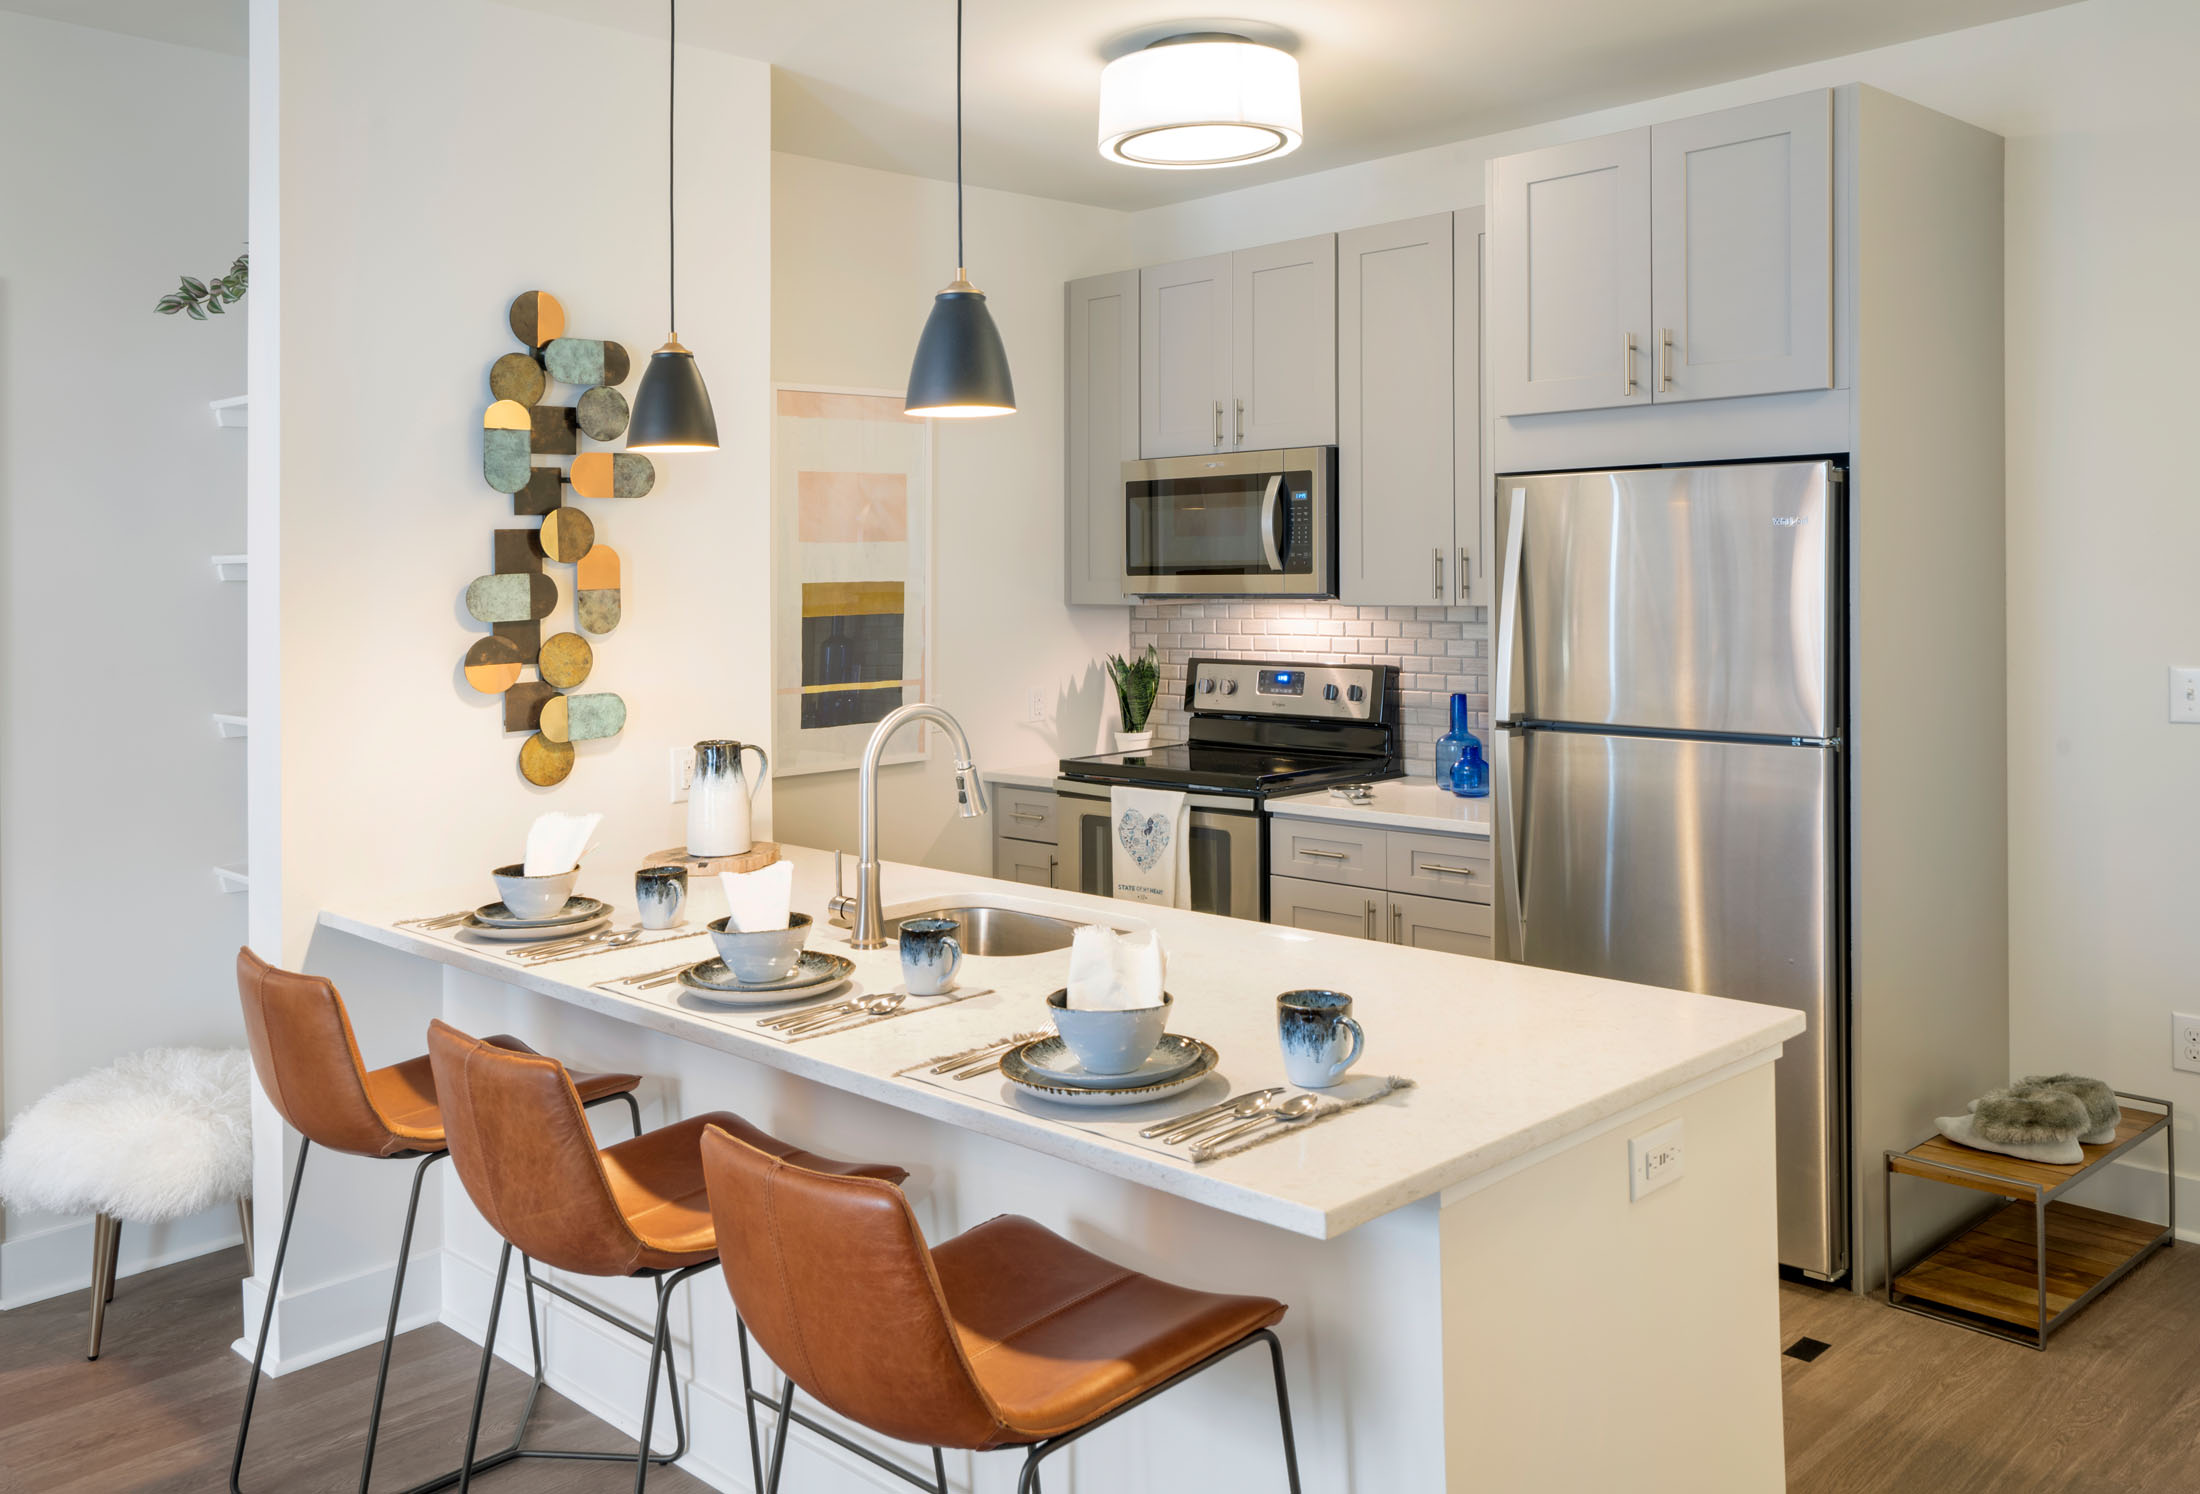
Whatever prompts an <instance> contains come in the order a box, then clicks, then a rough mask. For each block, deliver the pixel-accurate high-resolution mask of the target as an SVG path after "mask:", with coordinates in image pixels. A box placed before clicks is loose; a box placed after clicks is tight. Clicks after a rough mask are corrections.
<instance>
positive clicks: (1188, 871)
mask: <svg viewBox="0 0 2200 1494" xmlns="http://www.w3.org/2000/svg"><path fill="white" fill-rule="evenodd" d="M1108 813H1109V816H1110V819H1111V822H1112V824H1113V825H1114V830H1115V844H1114V852H1115V857H1114V859H1115V886H1114V887H1113V888H1112V889H1111V891H1112V892H1113V894H1114V895H1115V896H1116V897H1119V898H1123V899H1125V900H1127V901H1130V902H1134V903H1159V904H1160V905H1161V906H1162V907H1164V908H1175V907H1180V906H1182V907H1188V906H1190V904H1191V894H1192V887H1191V882H1192V861H1191V844H1190V842H1191V835H1190V831H1191V821H1192V811H1191V802H1190V800H1188V799H1187V798H1186V797H1185V796H1184V795H1183V794H1182V793H1179V792H1177V791H1175V790H1172V789H1151V788H1131V787H1127V786H1125V785H1121V784H1118V785H1116V786H1115V787H1114V788H1111V789H1109V790H1108Z"/></svg>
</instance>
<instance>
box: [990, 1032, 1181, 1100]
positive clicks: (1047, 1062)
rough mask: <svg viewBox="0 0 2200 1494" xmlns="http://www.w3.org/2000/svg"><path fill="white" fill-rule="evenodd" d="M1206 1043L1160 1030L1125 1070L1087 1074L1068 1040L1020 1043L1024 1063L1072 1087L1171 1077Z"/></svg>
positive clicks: (1124, 1085)
mask: <svg viewBox="0 0 2200 1494" xmlns="http://www.w3.org/2000/svg"><path fill="white" fill-rule="evenodd" d="M1206 1046H1207V1045H1206V1044H1204V1043H1202V1042H1201V1041H1200V1040H1199V1039H1198V1038H1188V1037H1185V1036H1184V1035H1183V1034H1182V1033H1176V1032H1170V1033H1164V1034H1162V1037H1161V1042H1160V1044H1159V1045H1158V1046H1157V1047H1155V1049H1154V1050H1153V1053H1152V1054H1151V1055H1150V1056H1149V1057H1148V1058H1147V1059H1146V1061H1145V1062H1144V1063H1142V1064H1140V1065H1139V1066H1138V1067H1137V1068H1135V1069H1133V1070H1131V1071H1130V1072H1129V1073H1128V1074H1088V1073H1087V1072H1085V1066H1084V1065H1083V1064H1081V1063H1079V1062H1078V1061H1077V1055H1076V1054H1075V1053H1072V1052H1071V1051H1070V1047H1069V1044H1068V1043H1066V1042H1064V1041H1062V1039H1061V1038H1059V1037H1048V1038H1040V1039H1039V1040H1038V1041H1037V1042H1034V1043H1027V1044H1025V1045H1024V1050H1023V1060H1024V1067H1026V1068H1028V1069H1030V1070H1031V1071H1032V1072H1033V1073H1034V1074H1036V1075H1037V1076H1038V1077H1039V1078H1040V1079H1041V1080H1043V1081H1045V1082H1046V1083H1048V1084H1062V1085H1067V1086H1068V1087H1070V1088H1072V1089H1137V1088H1140V1087H1141V1086H1144V1085H1148V1084H1161V1083H1164V1082H1166V1081H1167V1080H1170V1079H1174V1078H1175V1077H1176V1076H1177V1075H1179V1074H1181V1073H1183V1072H1184V1071H1185V1070H1186V1069H1188V1068H1190V1067H1191V1066H1192V1065H1193V1064H1195V1063H1198V1062H1199V1060H1200V1057H1201V1055H1202V1053H1203V1052H1204V1051H1205V1049H1206Z"/></svg>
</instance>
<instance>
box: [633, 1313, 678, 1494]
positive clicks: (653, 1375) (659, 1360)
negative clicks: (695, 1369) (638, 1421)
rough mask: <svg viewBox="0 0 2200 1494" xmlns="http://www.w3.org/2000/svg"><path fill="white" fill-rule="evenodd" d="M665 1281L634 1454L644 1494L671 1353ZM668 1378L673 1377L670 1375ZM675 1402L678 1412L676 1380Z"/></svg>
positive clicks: (637, 1484) (638, 1489)
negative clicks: (660, 1385)
mask: <svg viewBox="0 0 2200 1494" xmlns="http://www.w3.org/2000/svg"><path fill="white" fill-rule="evenodd" d="M665 1282H666V1278H664V1277H662V1276H660V1277H658V1278H657V1321H656V1330H655V1332H653V1333H651V1335H650V1338H649V1380H648V1388H647V1389H645V1390H644V1391H643V1392H642V1435H641V1438H640V1439H639V1440H640V1443H641V1446H640V1450H639V1451H638V1452H637V1453H636V1454H635V1456H634V1494H642V1491H643V1488H644V1486H645V1485H647V1484H648V1482H649V1434H650V1430H651V1428H652V1426H653V1425H654V1424H655V1422H656V1420H657V1372H658V1371H659V1370H661V1369H664V1368H665V1362H666V1360H668V1359H669V1358H670V1357H671V1354H672V1345H671V1344H670V1343H669V1342H668V1341H667V1339H668V1337H669V1335H668V1334H667V1332H666V1325H665V1312H666V1309H667V1307H668V1306H669V1305H670V1303H671V1300H672V1294H671V1292H670V1291H669V1290H667V1288H666V1285H665ZM666 1378H668V1379H670V1378H672V1377H671V1376H670V1375H667V1377H666ZM672 1406H673V1411H674V1412H675V1414H677V1412H678V1411H679V1407H680V1387H679V1385H678V1383H677V1382H675V1383H674V1384H673V1386H672ZM679 1440H680V1441H682V1442H685V1441H686V1440H687V1439H686V1437H685V1436H682V1437H681V1438H680V1439H679Z"/></svg>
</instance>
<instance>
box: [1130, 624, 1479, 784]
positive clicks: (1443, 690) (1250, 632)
mask: <svg viewBox="0 0 2200 1494" xmlns="http://www.w3.org/2000/svg"><path fill="white" fill-rule="evenodd" d="M1489 631H1490V627H1489V609H1488V608H1487V607H1358V606H1353V605H1351V604H1349V603H1344V602H1225V601H1211V602H1141V603H1139V604H1138V605H1136V606H1134V607H1133V608H1132V609H1131V652H1132V653H1133V654H1141V653H1144V652H1145V650H1146V645H1147V644H1149V643H1150V644H1152V645H1153V646H1154V647H1155V648H1156V649H1157V650H1159V651H1160V654H1161V695H1160V699H1159V701H1158V702H1157V703H1156V704H1155V706H1154V713H1153V720H1152V722H1151V723H1150V724H1151V725H1152V727H1153V729H1154V730H1155V731H1156V732H1158V733H1159V734H1160V738H1161V740H1163V741H1168V740H1170V739H1172V738H1174V739H1178V740H1181V739H1182V738H1183V736H1184V733H1185V730H1186V727H1187V722H1186V719H1185V711H1184V667H1185V662H1186V661H1187V660H1189V659H1192V658H1196V657H1213V658H1223V659H1245V658H1275V659H1290V660H1305V661H1306V662H1308V663H1323V662H1335V663H1340V664H1395V665H1396V666H1397V667H1398V694H1399V704H1400V706H1401V707H1402V709H1403V711H1404V733H1403V735H1404V738H1405V747H1406V767H1407V769H1408V771H1410V772H1413V773H1416V774H1428V773H1433V772H1434V771H1435V770H1436V739H1437V738H1438V737H1440V736H1442V735H1443V734H1444V732H1445V730H1446V729H1447V728H1448V727H1449V726H1450V724H1451V697H1452V694H1453V692H1454V691H1464V692H1465V693H1466V695H1467V703H1468V709H1469V714H1470V715H1471V717H1472V719H1473V723H1474V732H1475V735H1477V736H1479V737H1481V738H1482V740H1483V742H1484V744H1485V745H1487V743H1488V741H1489V719H1490V718H1489V710H1490V644H1489Z"/></svg>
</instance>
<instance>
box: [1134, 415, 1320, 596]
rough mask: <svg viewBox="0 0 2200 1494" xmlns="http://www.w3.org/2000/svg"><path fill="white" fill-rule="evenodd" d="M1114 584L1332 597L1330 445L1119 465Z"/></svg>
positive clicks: (1157, 592) (1155, 591)
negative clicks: (1119, 534)
mask: <svg viewBox="0 0 2200 1494" xmlns="http://www.w3.org/2000/svg"><path fill="white" fill-rule="evenodd" d="M1123 590H1124V591H1125V592H1126V593H1128V594H1130V595H1132V596H1177V597H1182V596H1195V597H1198V596H1207V597H1228V596H1247V597H1333V596H1335V595H1336V594H1337V448H1336V447H1334V446H1302V447H1293V448H1291V449H1289V450H1284V451H1231V452H1217V453H1215V454H1213V455H1209V456H1186V457H1159V458H1156V459H1154V460H1152V461H1144V462H1125V463H1124V464H1123Z"/></svg>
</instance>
